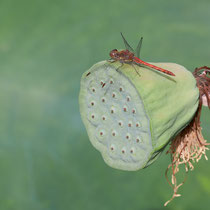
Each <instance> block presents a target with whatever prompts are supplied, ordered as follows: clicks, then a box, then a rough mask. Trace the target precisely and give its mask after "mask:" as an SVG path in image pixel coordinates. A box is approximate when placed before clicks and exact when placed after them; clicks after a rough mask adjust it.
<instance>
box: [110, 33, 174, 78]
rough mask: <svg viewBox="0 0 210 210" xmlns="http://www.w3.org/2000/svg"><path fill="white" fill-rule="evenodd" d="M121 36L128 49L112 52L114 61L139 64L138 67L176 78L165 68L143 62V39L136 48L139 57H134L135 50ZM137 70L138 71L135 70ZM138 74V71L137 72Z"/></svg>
mask: <svg viewBox="0 0 210 210" xmlns="http://www.w3.org/2000/svg"><path fill="white" fill-rule="evenodd" d="M121 36H122V38H123V41H124V43H125V47H126V50H121V51H118V50H117V49H114V50H112V51H111V52H110V53H109V55H110V57H111V58H112V59H113V60H114V61H120V63H122V64H123V63H128V64H129V63H130V64H133V63H134V64H137V65H140V66H146V67H149V68H152V69H155V70H157V71H160V72H162V73H165V74H168V75H171V76H175V74H174V73H172V72H170V71H168V70H166V69H163V68H160V67H158V66H155V65H152V64H150V63H147V62H145V61H143V60H141V59H140V58H139V57H140V49H141V45H142V40H143V37H141V39H140V41H139V44H138V46H137V48H136V54H137V57H136V56H135V55H134V50H133V48H132V47H131V46H130V45H129V44H128V42H127V41H126V40H125V38H124V36H123V35H122V33H121ZM135 70H136V69H135ZM136 72H137V71H136ZM137 73H138V72H137Z"/></svg>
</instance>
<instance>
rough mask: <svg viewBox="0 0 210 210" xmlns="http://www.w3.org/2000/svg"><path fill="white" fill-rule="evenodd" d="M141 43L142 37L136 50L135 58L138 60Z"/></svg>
mask: <svg viewBox="0 0 210 210" xmlns="http://www.w3.org/2000/svg"><path fill="white" fill-rule="evenodd" d="M142 41H143V37H141V39H140V41H139V43H138V46H137V48H136V54H135V55H136V57H137V58H140V50H141V46H142Z"/></svg>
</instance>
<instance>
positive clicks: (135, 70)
mask: <svg viewBox="0 0 210 210" xmlns="http://www.w3.org/2000/svg"><path fill="white" fill-rule="evenodd" d="M132 66H133V68H134V69H135V71H136V73H137V74H138V75H139V77H140V76H141V75H140V74H139V72H138V71H137V69H136V68H135V65H133V64H132Z"/></svg>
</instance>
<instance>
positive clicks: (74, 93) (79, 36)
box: [0, 0, 210, 210]
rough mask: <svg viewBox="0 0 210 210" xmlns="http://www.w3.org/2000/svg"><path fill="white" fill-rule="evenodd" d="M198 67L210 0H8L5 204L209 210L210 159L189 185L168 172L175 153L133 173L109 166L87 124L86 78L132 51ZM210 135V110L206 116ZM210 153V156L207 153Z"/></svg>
mask: <svg viewBox="0 0 210 210" xmlns="http://www.w3.org/2000/svg"><path fill="white" fill-rule="evenodd" d="M121 31H122V32H123V33H124V35H125V37H126V38H127V39H128V40H129V42H130V43H131V44H132V45H133V46H136V44H137V42H138V41H139V38H140V36H144V43H143V49H142V58H143V59H144V60H145V61H153V62H175V63H178V64H181V65H183V66H185V67H186V68H188V69H189V70H191V71H192V70H193V69H194V68H195V67H199V66H202V65H208V66H210V1H208V0H206V1H202V0H201V1H197V0H191V1H183V0H176V1H170V0H168V1H166V0H158V1H157V0H136V1H123V0H116V1H110V0H106V1H100V0H93V1H91V0H86V1H73V0H70V1H68V0H60V1H59V0H57V1H56V0H36V1H35V0H34V1H32V0H19V1H16V0H0V210H29V209H30V210H67V209H70V210H80V209H82V210H83V209H85V210H95V209H100V210H118V209H119V210H128V209H129V210H144V209H145V210H158V209H171V210H173V209H176V210H182V209H183V210H186V209H187V210H188V209H208V208H209V206H210V199H209V197H210V175H209V174H210V166H209V162H208V161H205V160H204V159H202V160H201V161H200V162H199V164H196V166H195V170H194V171H193V172H192V173H191V172H190V173H189V175H188V180H187V182H186V183H185V184H184V186H183V187H182V188H181V189H180V193H181V194H182V197H180V198H177V199H175V200H174V201H173V202H172V203H171V204H169V205H168V207H166V208H164V207H163V204H164V202H165V201H167V200H168V199H169V198H170V197H171V195H172V190H171V188H170V187H169V185H168V184H167V182H166V179H165V177H164V173H165V169H166V168H167V166H168V164H169V162H170V157H169V156H166V155H165V152H166V151H164V153H163V155H162V156H161V157H160V158H159V159H158V160H157V161H156V162H155V163H154V164H153V165H151V166H150V167H148V168H147V169H144V170H140V171H137V172H125V171H119V170H115V169H112V168H110V167H108V166H107V165H106V164H105V163H104V161H103V160H102V157H101V155H100V153H99V152H98V151H96V150H95V149H94V148H93V147H92V145H91V144H90V142H89V140H88V136H87V133H86V130H85V128H84V125H83V124H82V122H81V119H80V114H79V107H78V94H79V88H80V78H81V75H82V73H83V72H84V71H86V70H87V69H88V68H90V67H91V66H92V65H93V64H94V63H96V62H98V61H101V60H105V59H107V58H108V53H109V51H110V50H111V49H113V48H123V46H124V45H123V42H122V40H121V37H120V32H121ZM202 125H203V134H204V136H205V138H206V139H209V140H210V113H209V111H208V109H207V108H204V109H203V113H202ZM207 155H209V157H210V154H208V153H207Z"/></svg>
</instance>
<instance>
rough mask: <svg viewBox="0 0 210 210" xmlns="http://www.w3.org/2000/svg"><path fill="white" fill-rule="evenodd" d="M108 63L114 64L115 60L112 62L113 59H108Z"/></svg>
mask: <svg viewBox="0 0 210 210" xmlns="http://www.w3.org/2000/svg"><path fill="white" fill-rule="evenodd" d="M107 61H108V62H109V63H114V62H116V60H113V59H109V60H107Z"/></svg>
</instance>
